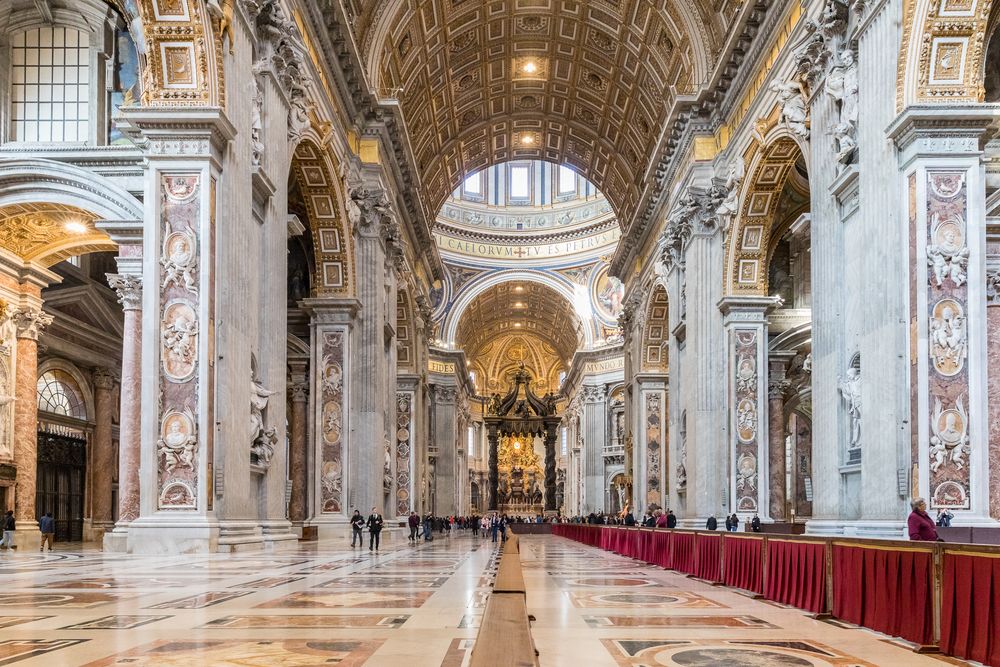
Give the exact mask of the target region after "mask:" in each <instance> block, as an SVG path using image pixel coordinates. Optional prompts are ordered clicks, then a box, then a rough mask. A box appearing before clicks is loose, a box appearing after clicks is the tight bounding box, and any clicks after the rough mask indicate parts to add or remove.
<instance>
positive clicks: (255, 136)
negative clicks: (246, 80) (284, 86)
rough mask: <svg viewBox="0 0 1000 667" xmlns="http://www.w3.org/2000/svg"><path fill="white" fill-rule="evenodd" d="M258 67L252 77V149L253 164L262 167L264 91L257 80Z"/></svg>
mask: <svg viewBox="0 0 1000 667" xmlns="http://www.w3.org/2000/svg"><path fill="white" fill-rule="evenodd" d="M256 69H257V68H256V66H255V67H254V72H253V76H251V77H250V149H251V164H253V166H255V167H259V166H260V160H261V157H262V156H263V155H264V140H263V139H264V138H263V136H262V135H263V132H264V120H263V116H264V91H263V90H261V87H260V81H259V80H258V79H257V71H256Z"/></svg>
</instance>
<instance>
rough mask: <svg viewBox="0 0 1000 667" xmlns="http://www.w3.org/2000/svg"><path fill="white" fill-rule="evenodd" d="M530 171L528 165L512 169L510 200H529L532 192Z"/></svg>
mask: <svg viewBox="0 0 1000 667" xmlns="http://www.w3.org/2000/svg"><path fill="white" fill-rule="evenodd" d="M529 176H530V171H529V169H528V167H527V165H521V166H517V167H511V168H510V198H511V199H528V197H529V196H530V193H531V190H530V188H529V181H530V179H529Z"/></svg>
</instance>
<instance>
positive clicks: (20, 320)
mask: <svg viewBox="0 0 1000 667" xmlns="http://www.w3.org/2000/svg"><path fill="white" fill-rule="evenodd" d="M52 319H53V318H52V316H51V315H49V314H48V313H46V312H45V311H44V310H42V309H41V308H34V307H31V306H27V307H24V308H18V309H17V311H16V312H15V313H14V325H15V326H16V327H17V337H18V338H27V339H30V340H38V336H39V335H40V334H41V333H42V331H43V330H44V329H45V327H47V326H49V325H50V324H52Z"/></svg>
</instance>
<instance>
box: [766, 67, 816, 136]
mask: <svg viewBox="0 0 1000 667" xmlns="http://www.w3.org/2000/svg"><path fill="white" fill-rule="evenodd" d="M771 90H773V91H774V92H775V93H777V94H778V104H779V105H781V121H782V122H783V123H785V124H786V125H787V126H788V128H789V129H790V130H791V131H792V133H793V134H794V135H795V136H797V137H799V138H801V139H808V138H809V128H808V126H807V125H806V123H807V122H808V118H809V112H808V109H807V108H806V97H805V93H804V91H803V90H802V86H801V85H800V84H799V83H798V82H796V81H784V82H781V81H775V82H774V83H772V84H771Z"/></svg>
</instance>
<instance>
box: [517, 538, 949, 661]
mask: <svg viewBox="0 0 1000 667" xmlns="http://www.w3.org/2000/svg"><path fill="white" fill-rule="evenodd" d="M521 561H522V564H523V568H524V577H525V584H526V586H527V589H528V613H530V614H532V615H534V616H535V618H536V621H535V623H534V624H533V625H532V636H533V637H534V639H535V645H536V647H537V649H538V651H539V654H540V656H541V663H542V665H544V666H545V667H555V666H562V665H566V666H572V667H584V666H589V665H595V666H596V665H601V666H602V667H603V666H615V665H617V666H619V667H626V666H628V667H653V666H656V665H670V666H674V665H677V666H684V667H715V666H718V665H726V666H728V667H758V666H761V667H764V666H777V667H800V666H801V667H830V666H836V667H853V666H857V667H862V666H863V667H868V666H870V665H879V666H882V665H901V666H902V665H905V666H906V667H919V666H921V665H938V666H940V665H945V664H949V663H951V664H965V663H962V662H961V661H957V660H950V659H949V660H947V661H945V660H943V659H939V658H934V657H929V656H923V655H917V654H915V653H913V652H912V651H910V650H908V649H906V648H903V647H901V646H899V645H897V644H894V643H890V641H889V639H888V638H887V637H884V636H882V635H878V634H875V633H872V632H868V631H867V630H863V629H857V628H852V627H844V626H843V625H834V624H831V623H827V622H824V621H817V620H813V619H811V618H809V617H808V616H807V615H806V614H804V613H802V612H800V611H798V610H795V609H789V608H785V607H781V606H778V605H775V604H771V603H768V602H764V601H761V600H754V599H751V598H750V597H748V596H745V595H741V594H739V593H736V592H733V591H730V590H729V589H726V588H724V587H719V586H711V585H709V584H705V583H702V582H700V581H696V580H693V579H689V578H687V577H685V576H683V575H679V574H675V573H673V572H667V571H665V570H662V569H660V568H658V567H654V566H650V565H646V564H643V563H640V562H638V561H634V560H631V559H629V558H624V557H622V556H617V555H615V554H611V553H608V552H605V551H601V550H599V549H594V548H591V547H586V546H582V545H580V544H577V543H576V542H572V541H570V540H566V539H562V538H553V537H540V536H524V537H522V538H521Z"/></svg>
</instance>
